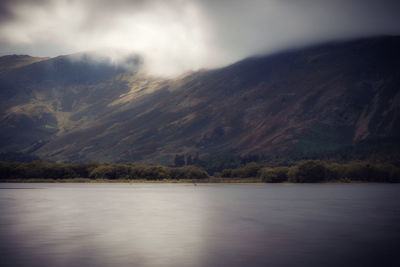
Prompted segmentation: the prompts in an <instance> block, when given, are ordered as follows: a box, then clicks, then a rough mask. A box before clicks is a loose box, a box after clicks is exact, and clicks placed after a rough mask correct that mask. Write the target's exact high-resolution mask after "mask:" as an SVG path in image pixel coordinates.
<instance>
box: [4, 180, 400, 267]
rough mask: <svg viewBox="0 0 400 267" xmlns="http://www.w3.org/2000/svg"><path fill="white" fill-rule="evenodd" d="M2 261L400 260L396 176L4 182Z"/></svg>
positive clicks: (393, 263)
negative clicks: (382, 180) (371, 179)
mask: <svg viewBox="0 0 400 267" xmlns="http://www.w3.org/2000/svg"><path fill="white" fill-rule="evenodd" d="M0 188H1V189H0V265H1V266H115V267H117V266H307V267H309V266H400V254H399V248H400V185H396V184H302V185H279V184H276V185H275V184H273V185H262V184H253V185H251V184H246V185H240V184H200V185H197V186H194V185H192V184H0Z"/></svg>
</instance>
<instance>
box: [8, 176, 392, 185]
mask: <svg viewBox="0 0 400 267" xmlns="http://www.w3.org/2000/svg"><path fill="white" fill-rule="evenodd" d="M0 183H127V184H139V183H149V184H219V183H221V184H323V183H325V184H338V183H342V184H345V183H351V184H360V183H362V184H364V183H369V184H371V183H388V182H376V181H375V182H372V181H371V182H366V181H350V180H347V179H346V180H333V181H332V180H331V181H322V182H314V183H293V182H281V183H268V182H263V181H261V179H260V178H236V179H235V178H218V177H210V178H208V179H198V180H193V179H158V180H155V179H154V180H151V179H90V178H64V179H49V178H32V179H27V178H14V179H0Z"/></svg>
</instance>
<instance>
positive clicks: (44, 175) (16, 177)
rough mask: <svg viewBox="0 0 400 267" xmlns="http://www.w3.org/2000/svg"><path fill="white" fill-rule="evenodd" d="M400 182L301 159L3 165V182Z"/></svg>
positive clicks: (396, 174)
mask: <svg viewBox="0 0 400 267" xmlns="http://www.w3.org/2000/svg"><path fill="white" fill-rule="evenodd" d="M399 181H400V168H399V167H397V166H395V165H391V164H386V163H372V162H365V161H358V162H344V163H343V162H342V163H337V162H335V163H332V162H324V161H320V160H306V161H300V162H298V163H297V164H295V165H292V166H277V167H266V168H263V167H260V166H259V165H258V164H257V163H254V162H251V163H248V164H246V165H245V166H243V167H241V168H236V169H225V170H223V171H222V172H220V173H214V176H212V177H211V176H210V175H209V174H208V173H207V172H206V171H205V170H203V169H201V168H199V167H196V166H185V167H166V166H146V165H142V164H137V163H118V164H117V163H96V162H90V163H49V162H43V161H33V162H0V182H135V183H137V182H170V183H176V182H180V183H193V182H195V183H200V182H203V183H204V182H206V183H207V182H210V183H218V182H225V183H257V182H258V183H259V182H265V183H282V182H291V183H319V182H389V183H396V182H399Z"/></svg>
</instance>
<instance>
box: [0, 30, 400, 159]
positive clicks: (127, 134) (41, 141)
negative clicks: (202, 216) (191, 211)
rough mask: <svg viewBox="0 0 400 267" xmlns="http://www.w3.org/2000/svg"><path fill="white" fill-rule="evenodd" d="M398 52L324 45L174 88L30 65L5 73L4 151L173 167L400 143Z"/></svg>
mask: <svg viewBox="0 0 400 267" xmlns="http://www.w3.org/2000/svg"><path fill="white" fill-rule="evenodd" d="M399 47H400V38H399V37H382V38H372V39H365V40H359V41H352V42H346V43H335V44H328V45H321V46H316V47H311V48H307V49H302V50H297V51H290V52H286V53H280V54H276V55H272V56H266V57H254V58H249V59H246V60H243V61H241V62H238V63H236V64H233V65H231V66H228V67H225V68H221V69H217V70H211V71H200V72H194V73H190V74H187V75H184V76H182V77H178V78H175V79H169V80H166V79H160V78H154V77H148V76H146V75H144V74H142V73H140V71H139V72H134V73H126V72H124V71H123V69H119V68H115V67H110V66H108V65H107V66H106V67H105V69H103V67H104V66H103V67H102V68H99V67H98V65H96V64H86V65H85V64H82V63H79V64H78V66H77V65H74V64H77V63H76V62H75V63H73V64H72V65H71V66H70V67H69V68H67V70H68V71H64V70H63V71H62V72H59V71H58V72H57V68H56V67H52V66H54V63H52V64H53V65H51V64H50V63H49V60H48V61H43V62H39V63H35V64H31V65H29V66H25V67H22V68H18V69H16V70H14V71H13V72H12V73H11V74H10V72H9V73H8V74H7V75H3V76H0V85H1V96H2V100H1V101H2V102H4V103H7V104H5V107H6V108H4V109H2V113H3V115H2V121H1V126H2V128H1V129H2V130H1V133H0V137H1V140H2V144H1V147H2V150H3V151H7V150H17V149H22V150H24V151H26V152H30V153H34V154H36V155H39V156H40V157H42V158H44V159H50V160H59V161H87V160H100V161H145V162H151V163H163V164H170V163H171V162H172V160H173V157H174V155H175V154H192V155H195V154H196V153H199V154H200V155H201V156H202V157H207V156H211V155H215V154H226V155H241V156H245V155H254V154H257V155H275V154H280V155H288V156H290V155H296V154H309V155H312V154H315V153H320V152H327V151H337V150H340V149H343V148H345V147H347V146H350V145H357V144H358V143H360V142H364V141H368V140H380V139H382V140H386V139H388V138H392V139H394V140H397V138H399V137H400V121H399V118H400V93H399V88H400V86H399V85H400V53H399V50H398V48H399ZM52 60H55V59H52ZM50 61H51V60H50ZM41 64H42V65H41ZM43 66H46V68H44V67H43ZM38 69H40V71H38ZM76 70H78V71H76ZM54 72H56V73H59V74H58V75H55V74H54ZM32 73H33V74H32ZM37 73H44V74H50V75H37ZM60 73H61V74H60ZM77 73H79V75H82V76H83V77H90V78H88V79H82V78H78V79H76V77H77V76H76V75H77ZM93 73H94V74H93ZM30 74H31V76H29V75H30ZM85 75H86V76H85ZM21 76H24V77H28V78H27V79H25V80H23V83H16V82H13V81H16V80H17V79H18V77H21ZM78 77H81V76H78ZM93 77H94V78H93ZM15 84H18V86H15ZM10 88H11V89H10ZM7 92H8V93H7ZM10 92H11V93H10ZM25 120H27V121H25ZM15 129H18V131H17V132H20V131H22V132H23V134H22V135H20V136H19V135H18V134H17V135H16V134H15V133H16V130H15ZM23 129H24V130H23ZM43 131H44V132H45V133H43Z"/></svg>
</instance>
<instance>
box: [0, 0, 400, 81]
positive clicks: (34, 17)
mask: <svg viewBox="0 0 400 267" xmlns="http://www.w3.org/2000/svg"><path fill="white" fill-rule="evenodd" d="M399 14H400V0H1V1H0V55H6V54H30V55H33V56H57V55H65V54H71V53H76V52H82V51H101V53H103V54H106V55H109V56H110V57H112V58H113V59H114V60H119V59H120V58H122V57H124V56H125V55H127V54H129V53H138V54H140V55H142V56H143V57H144V61H145V64H146V67H147V69H148V70H149V71H151V72H153V73H155V74H163V75H173V74H179V73H181V72H184V71H188V70H196V69H199V68H213V67H219V66H223V65H227V64H229V63H232V62H235V61H237V60H240V59H243V58H245V57H247V56H251V55H255V54H261V53H262V54H264V53H266V54H268V53H273V52H276V51H279V50H284V49H288V48H294V47H299V46H304V45H309V44H315V43H320V42H325V41H330V40H341V39H351V38H358V37H365V36H374V35H395V34H400V15H399Z"/></svg>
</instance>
